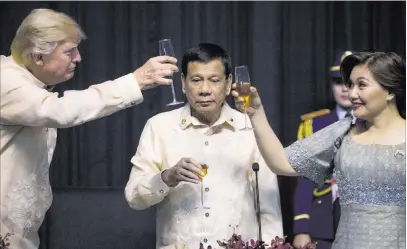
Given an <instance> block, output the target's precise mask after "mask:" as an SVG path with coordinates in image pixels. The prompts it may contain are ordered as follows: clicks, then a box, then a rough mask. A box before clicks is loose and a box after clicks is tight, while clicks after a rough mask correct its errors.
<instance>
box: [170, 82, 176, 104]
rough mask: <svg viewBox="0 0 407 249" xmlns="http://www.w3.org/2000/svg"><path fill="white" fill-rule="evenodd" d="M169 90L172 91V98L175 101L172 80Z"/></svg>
mask: <svg viewBox="0 0 407 249" xmlns="http://www.w3.org/2000/svg"><path fill="white" fill-rule="evenodd" d="M171 91H172V98H173V100H174V102H175V101H176V98H175V89H174V82H172V83H171Z"/></svg>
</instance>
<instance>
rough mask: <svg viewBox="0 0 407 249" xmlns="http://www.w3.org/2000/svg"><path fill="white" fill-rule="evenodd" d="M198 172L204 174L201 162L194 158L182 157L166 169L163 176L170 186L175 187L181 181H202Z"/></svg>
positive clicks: (196, 182)
mask: <svg viewBox="0 0 407 249" xmlns="http://www.w3.org/2000/svg"><path fill="white" fill-rule="evenodd" d="M197 174H198V175H202V173H201V166H200V164H199V163H198V162H197V161H196V160H194V159H192V158H182V159H181V160H180V161H179V162H178V163H177V164H176V165H175V166H173V167H171V168H169V169H166V170H164V171H163V172H162V173H161V178H162V179H163V181H164V183H165V184H167V186H168V187H175V186H177V185H178V184H179V183H180V182H190V183H195V184H198V183H200V182H201V179H199V177H198V175H197ZM202 176H203V175H202Z"/></svg>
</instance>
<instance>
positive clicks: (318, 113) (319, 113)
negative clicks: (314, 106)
mask: <svg viewBox="0 0 407 249" xmlns="http://www.w3.org/2000/svg"><path fill="white" fill-rule="evenodd" d="M330 112H331V111H330V110H329V109H322V110H319V111H315V112H310V113H307V114H304V115H302V116H301V120H302V121H305V120H308V119H313V118H315V117H318V116H322V115H325V114H328V113H330Z"/></svg>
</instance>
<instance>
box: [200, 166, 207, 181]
mask: <svg viewBox="0 0 407 249" xmlns="http://www.w3.org/2000/svg"><path fill="white" fill-rule="evenodd" d="M201 173H202V174H203V176H199V178H201V179H203V178H204V177H205V176H206V174H208V165H206V164H201Z"/></svg>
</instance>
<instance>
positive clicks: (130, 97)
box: [115, 73, 144, 107]
mask: <svg viewBox="0 0 407 249" xmlns="http://www.w3.org/2000/svg"><path fill="white" fill-rule="evenodd" d="M115 83H116V85H117V87H118V89H119V92H120V96H121V98H122V100H123V102H124V105H125V106H126V107H129V106H133V105H137V104H140V103H141V102H143V100H144V99H143V94H142V93H141V89H140V87H139V85H138V82H137V80H136V78H135V77H134V76H133V74H132V73H130V74H127V75H125V76H122V77H120V78H117V79H116V80H115Z"/></svg>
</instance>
